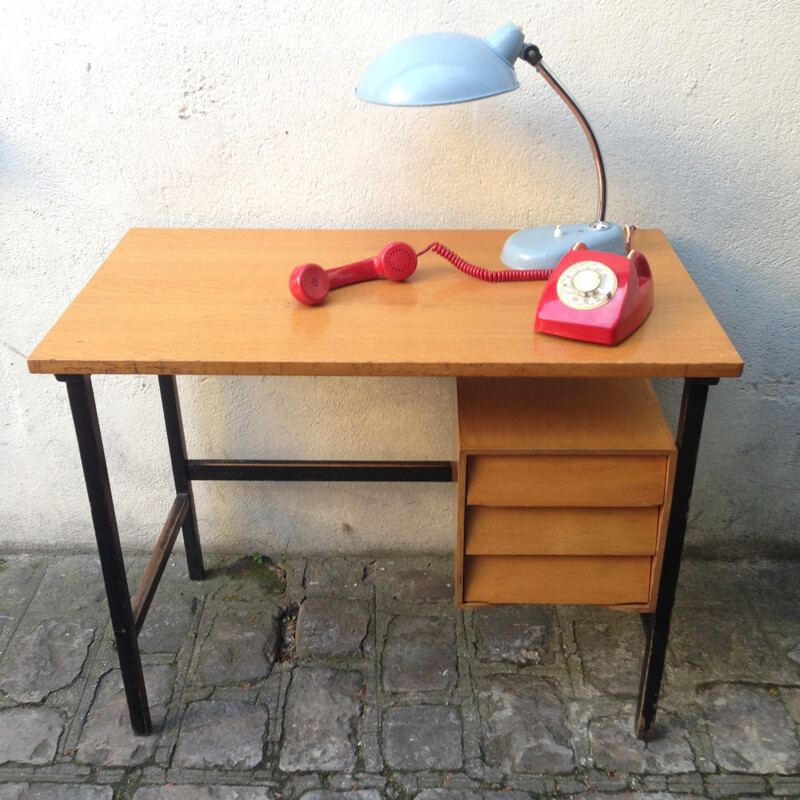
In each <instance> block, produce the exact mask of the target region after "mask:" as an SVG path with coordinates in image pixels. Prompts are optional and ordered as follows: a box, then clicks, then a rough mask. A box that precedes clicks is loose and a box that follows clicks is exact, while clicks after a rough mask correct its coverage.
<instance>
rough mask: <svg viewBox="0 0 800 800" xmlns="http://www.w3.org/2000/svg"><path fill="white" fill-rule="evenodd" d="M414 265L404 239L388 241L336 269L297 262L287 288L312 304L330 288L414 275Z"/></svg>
mask: <svg viewBox="0 0 800 800" xmlns="http://www.w3.org/2000/svg"><path fill="white" fill-rule="evenodd" d="M416 268H417V254H416V252H415V251H414V248H413V247H411V245H408V244H405V243H404V242H391V244H387V245H386V247H384V248H383V249H382V250H381V251H380V253H378V255H377V256H375V257H374V258H365V259H364V260H363V261H356V262H355V263H353V264H347V265H345V266H344V267H337V268H336V269H327V270H326V269H322V267H320V266H319V265H318V264H300V265H299V266H297V267H295V268H294V269H293V270H292V274H291V275H290V276H289V290H290V291H291V293H292V294H293V295H294V297H295V298H296V299H297V300H299V301H300V302H301V303H305V305H307V306H314V305H316V304H317V303H321V302H322V301H323V300H324V299H325V298H326V297H327V296H328V292H329V291H330V290H331V289H338V288H339V287H340V286H348V285H349V284H351V283H360V282H361V281H371V280H373V279H375V278H388V279H389V280H390V281H404V280H405V279H406V278H409V277H411V275H413V274H414V270H415V269H416Z"/></svg>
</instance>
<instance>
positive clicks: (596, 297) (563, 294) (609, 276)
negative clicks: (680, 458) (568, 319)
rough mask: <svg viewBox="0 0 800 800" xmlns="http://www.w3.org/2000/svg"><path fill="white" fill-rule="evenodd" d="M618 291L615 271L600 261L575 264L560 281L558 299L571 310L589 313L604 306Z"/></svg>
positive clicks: (557, 287)
mask: <svg viewBox="0 0 800 800" xmlns="http://www.w3.org/2000/svg"><path fill="white" fill-rule="evenodd" d="M616 291H617V276H616V275H615V274H614V271H613V270H611V269H609V268H608V267H607V266H606V265H605V264H601V263H600V262H599V261H581V262H580V263H578V264H573V265H572V266H571V267H570V268H569V269H566V270H564V273H563V274H562V275H561V277H560V278H559V279H558V284H557V285H556V292H557V293H558V299H559V300H560V301H561V302H562V303H563V304H564V305H565V306H569V307H570V308H576V309H578V310H580V311H588V310H589V309H592V308H600V306H604V305H605V304H606V303H607V302H608V301H609V300H610V299H611V298H612V297H613V296H614V293H615V292H616Z"/></svg>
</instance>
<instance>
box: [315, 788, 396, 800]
mask: <svg viewBox="0 0 800 800" xmlns="http://www.w3.org/2000/svg"><path fill="white" fill-rule="evenodd" d="M301 800H382V795H381V793H380V792H379V791H378V790H377V789H356V790H354V791H350V792H331V791H326V790H324V789H315V790H313V791H310V792H306V793H305V794H304V795H301Z"/></svg>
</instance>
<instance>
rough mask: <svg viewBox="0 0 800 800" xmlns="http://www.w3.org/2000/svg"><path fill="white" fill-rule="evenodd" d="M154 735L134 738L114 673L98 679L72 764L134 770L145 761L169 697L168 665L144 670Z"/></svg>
mask: <svg viewBox="0 0 800 800" xmlns="http://www.w3.org/2000/svg"><path fill="white" fill-rule="evenodd" d="M144 679H145V686H146V687H147V698H148V701H149V703H150V716H151V719H152V720H153V726H154V731H155V732H154V733H153V734H151V735H150V736H136V735H134V733H133V731H132V730H131V721H130V715H129V714H128V705H127V702H126V700H125V691H124V689H123V686H122V675H121V673H120V671H119V670H118V669H114V670H112V671H111V672H107V673H106V674H105V675H103V677H102V678H101V679H100V683H99V684H98V688H97V693H96V695H95V699H94V702H93V703H92V707H91V709H90V711H89V716H88V718H87V720H86V724H85V725H84V728H83V731H82V732H81V737H80V740H79V742H78V752H77V754H76V760H77V761H78V762H79V763H81V764H91V765H93V766H106V765H113V766H122V767H127V766H135V765H137V764H142V763H144V762H145V761H147V760H148V759H149V758H150V757H151V756H152V755H153V753H154V752H155V749H156V746H157V744H158V737H159V728H160V726H161V725H162V724H163V721H164V718H165V716H166V710H167V704H168V703H169V700H170V697H171V696H172V685H173V682H174V680H175V669H174V667H173V666H172V665H171V664H163V665H150V666H146V667H145V668H144Z"/></svg>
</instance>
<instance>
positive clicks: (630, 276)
mask: <svg viewBox="0 0 800 800" xmlns="http://www.w3.org/2000/svg"><path fill="white" fill-rule="evenodd" d="M652 308H653V275H652V273H651V271H650V265H649V264H648V263H647V259H646V258H645V257H644V255H643V254H642V253H640V252H638V251H637V250H631V251H630V252H629V253H628V255H627V257H626V256H619V255H614V254H612V253H603V252H600V251H597V250H587V249H586V245H584V244H580V243H579V244H576V245H575V246H574V247H573V248H572V250H570V251H569V252H568V253H567V254H566V255H565V256H564V257H563V258H562V259H561V261H559V263H558V266H557V267H556V268H555V269H554V270H553V273H552V275H551V276H550V278H549V279H548V281H547V284H546V285H545V287H544V290H543V291H542V296H541V297H540V299H539V306H538V308H537V309H536V322H535V325H534V327H535V329H536V330H537V331H540V332H541V333H549V334H552V335H553V336H561V337H563V338H566V339H579V340H581V341H584V342H596V343H598V344H610V345H613V344H618V343H619V342H621V341H622V340H623V339H626V338H627V337H628V336H630V335H631V334H632V333H633V332H634V331H635V330H636V329H637V328H638V327H639V326H640V325H641V324H642V323H643V322H644V321H645V319H646V318H647V315H648V314H649V313H650V311H651V310H652Z"/></svg>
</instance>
